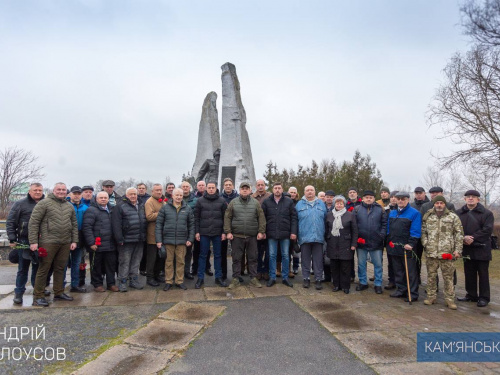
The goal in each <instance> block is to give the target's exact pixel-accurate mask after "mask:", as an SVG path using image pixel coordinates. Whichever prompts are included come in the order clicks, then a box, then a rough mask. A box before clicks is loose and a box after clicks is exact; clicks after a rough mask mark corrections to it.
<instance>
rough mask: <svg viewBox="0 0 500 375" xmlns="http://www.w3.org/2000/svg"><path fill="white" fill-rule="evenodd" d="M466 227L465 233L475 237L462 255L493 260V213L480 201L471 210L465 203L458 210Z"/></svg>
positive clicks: (465, 246) (465, 247)
mask: <svg viewBox="0 0 500 375" xmlns="http://www.w3.org/2000/svg"><path fill="white" fill-rule="evenodd" d="M457 215H458V217H459V218H460V221H461V222H462V225H463V227H464V235H465V236H472V237H474V242H473V243H472V244H471V245H465V244H464V249H463V252H462V255H464V256H466V255H468V256H470V258H471V259H476V260H491V234H492V233H493V224H494V218H493V213H492V212H491V211H490V210H488V209H487V208H485V207H484V206H483V205H482V204H481V203H478V204H477V206H476V208H474V209H473V210H469V209H468V208H467V205H464V206H463V207H462V208H460V209H459V210H458V211H457Z"/></svg>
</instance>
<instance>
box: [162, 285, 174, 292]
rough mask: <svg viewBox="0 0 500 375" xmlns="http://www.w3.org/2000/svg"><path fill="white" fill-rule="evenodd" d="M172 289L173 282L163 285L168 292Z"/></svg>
mask: <svg viewBox="0 0 500 375" xmlns="http://www.w3.org/2000/svg"><path fill="white" fill-rule="evenodd" d="M170 289H172V284H165V286H164V287H163V290H164V291H165V292H168V291H169V290H170Z"/></svg>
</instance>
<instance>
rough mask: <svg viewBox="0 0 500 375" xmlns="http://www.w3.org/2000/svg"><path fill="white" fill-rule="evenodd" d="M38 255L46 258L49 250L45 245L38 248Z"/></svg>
mask: <svg viewBox="0 0 500 375" xmlns="http://www.w3.org/2000/svg"><path fill="white" fill-rule="evenodd" d="M38 256H39V257H40V258H45V257H46V256H47V250H46V249H45V248H43V247H39V248H38Z"/></svg>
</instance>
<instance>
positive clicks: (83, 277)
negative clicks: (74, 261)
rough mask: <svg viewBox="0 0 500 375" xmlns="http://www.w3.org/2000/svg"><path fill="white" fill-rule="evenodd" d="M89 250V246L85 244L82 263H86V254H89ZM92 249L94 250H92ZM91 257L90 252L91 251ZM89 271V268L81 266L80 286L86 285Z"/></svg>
mask: <svg viewBox="0 0 500 375" xmlns="http://www.w3.org/2000/svg"><path fill="white" fill-rule="evenodd" d="M87 251H89V248H88V247H86V246H84V247H83V251H82V259H81V260H80V264H85V256H86V255H87V254H86V252H87ZM90 251H92V250H90ZM89 258H90V253H89ZM86 273H87V268H86V267H85V268H83V269H82V267H81V268H80V278H79V280H80V281H79V283H78V286H84V285H85V277H86V276H87V275H86Z"/></svg>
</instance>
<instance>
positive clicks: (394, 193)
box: [390, 190, 398, 197]
mask: <svg viewBox="0 0 500 375" xmlns="http://www.w3.org/2000/svg"><path fill="white" fill-rule="evenodd" d="M397 193H398V191H397V190H394V191H391V195H390V196H391V197H395V196H396V194H397Z"/></svg>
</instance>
